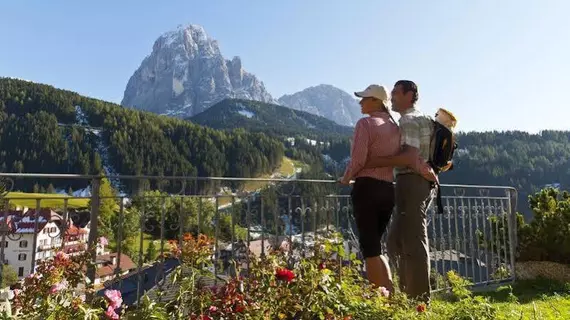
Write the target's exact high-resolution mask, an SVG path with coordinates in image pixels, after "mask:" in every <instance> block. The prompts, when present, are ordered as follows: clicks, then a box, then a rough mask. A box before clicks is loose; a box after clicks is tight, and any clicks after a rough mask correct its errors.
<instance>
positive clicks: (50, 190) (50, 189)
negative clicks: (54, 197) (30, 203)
mask: <svg viewBox="0 0 570 320" xmlns="http://www.w3.org/2000/svg"><path fill="white" fill-rule="evenodd" d="M46 192H47V193H50V194H53V193H55V188H54V187H53V184H51V183H50V184H49V186H48V188H47V190H46Z"/></svg>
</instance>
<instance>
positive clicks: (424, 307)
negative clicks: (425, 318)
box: [416, 304, 426, 312]
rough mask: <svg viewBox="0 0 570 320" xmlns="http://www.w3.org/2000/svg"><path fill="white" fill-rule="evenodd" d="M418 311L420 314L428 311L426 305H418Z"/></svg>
mask: <svg viewBox="0 0 570 320" xmlns="http://www.w3.org/2000/svg"><path fill="white" fill-rule="evenodd" d="M416 310H417V311H418V312H424V311H426V305H425V304H418V306H417V307H416Z"/></svg>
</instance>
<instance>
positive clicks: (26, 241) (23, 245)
mask: <svg viewBox="0 0 570 320" xmlns="http://www.w3.org/2000/svg"><path fill="white" fill-rule="evenodd" d="M27 247H28V240H22V241H20V248H27Z"/></svg>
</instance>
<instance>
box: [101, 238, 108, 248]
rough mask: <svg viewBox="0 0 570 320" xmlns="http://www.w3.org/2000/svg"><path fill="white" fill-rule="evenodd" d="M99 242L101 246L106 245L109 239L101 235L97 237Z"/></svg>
mask: <svg viewBox="0 0 570 320" xmlns="http://www.w3.org/2000/svg"><path fill="white" fill-rule="evenodd" d="M99 244H101V245H102V246H106V245H108V244H109V240H107V238H105V237H101V238H99Z"/></svg>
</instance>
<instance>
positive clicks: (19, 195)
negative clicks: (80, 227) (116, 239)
mask: <svg viewBox="0 0 570 320" xmlns="http://www.w3.org/2000/svg"><path fill="white" fill-rule="evenodd" d="M5 198H6V199H9V200H10V205H12V206H19V207H28V208H35V207H36V206H37V203H36V200H37V199H41V201H40V207H42V208H46V207H49V208H63V206H64V199H65V198H68V200H67V208H69V209H71V208H73V209H77V208H85V207H87V206H88V203H89V199H77V198H72V197H69V196H67V195H63V194H46V193H25V192H10V193H8V195H7V196H6V197H5ZM46 198H51V199H46Z"/></svg>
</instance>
